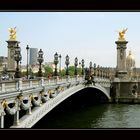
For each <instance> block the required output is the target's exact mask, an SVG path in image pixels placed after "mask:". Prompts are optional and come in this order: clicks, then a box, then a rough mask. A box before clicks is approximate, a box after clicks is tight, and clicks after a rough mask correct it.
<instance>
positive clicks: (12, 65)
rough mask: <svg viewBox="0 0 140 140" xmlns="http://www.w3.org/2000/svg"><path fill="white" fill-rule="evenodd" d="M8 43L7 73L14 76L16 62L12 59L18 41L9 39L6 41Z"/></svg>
mask: <svg viewBox="0 0 140 140" xmlns="http://www.w3.org/2000/svg"><path fill="white" fill-rule="evenodd" d="M6 42H7V43H8V46H7V47H8V70H7V71H8V73H9V74H10V76H14V73H15V70H16V62H15V59H14V54H15V49H16V47H17V45H18V44H19V43H20V42H19V41H16V40H11V39H9V40H8V41H6Z"/></svg>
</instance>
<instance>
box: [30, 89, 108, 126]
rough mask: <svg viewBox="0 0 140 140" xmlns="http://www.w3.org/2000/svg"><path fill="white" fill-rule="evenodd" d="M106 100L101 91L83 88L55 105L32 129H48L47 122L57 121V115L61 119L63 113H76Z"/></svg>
mask: <svg viewBox="0 0 140 140" xmlns="http://www.w3.org/2000/svg"><path fill="white" fill-rule="evenodd" d="M108 100H109V99H108V97H107V96H106V95H105V94H104V93H103V92H102V91H101V90H99V89H96V88H93V87H87V88H84V89H82V90H80V91H78V92H76V93H75V94H73V95H71V96H70V97H68V98H67V99H65V100H64V101H63V102H61V103H60V104H59V105H57V106H56V107H55V108H54V109H52V110H51V111H50V112H49V113H48V114H46V115H45V116H44V117H43V118H42V119H41V120H40V121H39V122H37V123H36V124H35V125H34V126H33V127H32V128H48V127H49V122H48V121H49V120H51V121H54V120H55V119H57V116H58V115H60V116H61V115H62V117H63V115H65V113H68V112H69V111H74V110H75V111H76V110H79V109H84V108H86V107H87V106H94V105H97V104H102V103H107V102H108ZM47 125H48V126H47Z"/></svg>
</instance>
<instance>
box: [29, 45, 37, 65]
mask: <svg viewBox="0 0 140 140" xmlns="http://www.w3.org/2000/svg"><path fill="white" fill-rule="evenodd" d="M37 53H38V49H37V48H30V56H29V64H30V65H36V64H37Z"/></svg>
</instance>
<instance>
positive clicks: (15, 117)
mask: <svg viewBox="0 0 140 140" xmlns="http://www.w3.org/2000/svg"><path fill="white" fill-rule="evenodd" d="M14 125H19V110H17V111H16V113H15V115H14Z"/></svg>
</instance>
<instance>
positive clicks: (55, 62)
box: [54, 52, 58, 76]
mask: <svg viewBox="0 0 140 140" xmlns="http://www.w3.org/2000/svg"><path fill="white" fill-rule="evenodd" d="M54 64H55V71H54V76H58V74H57V64H58V54H57V52H56V53H55V54H54Z"/></svg>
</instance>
